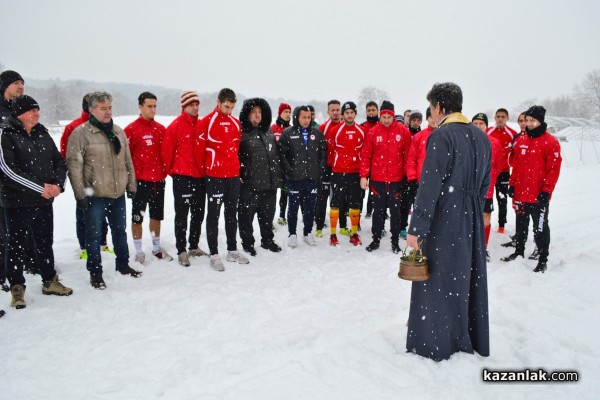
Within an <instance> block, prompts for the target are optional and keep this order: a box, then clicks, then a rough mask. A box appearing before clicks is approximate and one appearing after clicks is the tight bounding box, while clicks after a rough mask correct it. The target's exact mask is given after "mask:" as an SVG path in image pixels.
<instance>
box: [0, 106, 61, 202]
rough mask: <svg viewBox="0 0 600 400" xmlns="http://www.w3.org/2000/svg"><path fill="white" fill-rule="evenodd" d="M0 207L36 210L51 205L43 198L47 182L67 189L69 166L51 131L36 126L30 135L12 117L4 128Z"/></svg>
mask: <svg viewBox="0 0 600 400" xmlns="http://www.w3.org/2000/svg"><path fill="white" fill-rule="evenodd" d="M0 130H1V134H0V136H1V148H0V149H1V151H0V171H1V174H0V204H1V205H2V207H8V208H12V207H35V206H46V205H50V204H52V201H53V199H49V200H48V199H45V198H43V197H42V192H43V191H44V183H50V184H56V185H59V186H60V187H61V188H63V187H64V184H65V180H66V179H67V166H66V164H65V160H64V159H63V158H62V157H61V156H60V153H59V152H58V149H57V148H56V144H55V143H54V140H52V137H50V134H49V133H48V130H47V129H46V128H45V127H44V126H43V125H41V124H37V125H36V126H35V127H34V128H33V129H32V131H31V135H29V134H28V133H27V132H26V131H25V128H23V125H22V124H21V122H20V121H19V120H18V119H16V118H15V117H9V118H8V119H6V120H5V121H4V122H3V123H2V124H1V125H0Z"/></svg>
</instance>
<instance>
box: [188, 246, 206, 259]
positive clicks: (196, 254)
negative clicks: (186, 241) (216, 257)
mask: <svg viewBox="0 0 600 400" xmlns="http://www.w3.org/2000/svg"><path fill="white" fill-rule="evenodd" d="M188 255H189V256H190V257H202V256H207V255H208V253H207V252H205V251H204V250H202V249H200V248H199V247H198V248H197V249H189V250H188Z"/></svg>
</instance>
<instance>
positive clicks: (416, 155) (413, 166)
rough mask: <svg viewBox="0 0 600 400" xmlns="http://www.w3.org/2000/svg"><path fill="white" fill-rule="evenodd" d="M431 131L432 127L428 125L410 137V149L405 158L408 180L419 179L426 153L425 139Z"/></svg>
mask: <svg viewBox="0 0 600 400" xmlns="http://www.w3.org/2000/svg"><path fill="white" fill-rule="evenodd" d="M431 132H433V128H431V127H430V126H428V127H427V128H425V129H423V130H422V131H420V132H418V133H416V134H415V135H414V136H413V137H412V143H411V145H410V151H409V152H408V157H407V159H406V176H407V178H408V180H409V181H414V180H416V181H417V182H419V181H420V180H421V170H422V169H423V163H424V162H425V154H426V153H427V139H429V134H430V133H431Z"/></svg>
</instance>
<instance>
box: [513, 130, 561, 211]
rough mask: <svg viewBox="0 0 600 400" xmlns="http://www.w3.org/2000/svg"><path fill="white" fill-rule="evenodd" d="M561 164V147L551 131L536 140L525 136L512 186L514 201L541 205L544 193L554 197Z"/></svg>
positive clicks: (517, 152) (520, 143) (516, 158)
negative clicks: (539, 203) (540, 195)
mask: <svg viewBox="0 0 600 400" xmlns="http://www.w3.org/2000/svg"><path fill="white" fill-rule="evenodd" d="M561 163H562V157H561V154H560V144H559V143H558V140H556V138H555V137H554V136H552V135H551V134H550V133H549V132H547V131H546V132H545V133H543V134H542V135H541V136H539V137H536V138H531V137H529V135H527V134H524V135H523V136H522V137H521V138H519V140H518V142H517V146H516V148H515V154H514V157H513V173H512V175H511V177H510V183H509V184H510V186H513V187H514V188H515V195H514V200H515V201H521V202H523V203H537V197H538V195H539V194H540V193H541V192H546V193H548V194H549V195H550V196H552V192H553V191H554V187H555V186H556V182H557V181H558V176H559V175H560V165H561Z"/></svg>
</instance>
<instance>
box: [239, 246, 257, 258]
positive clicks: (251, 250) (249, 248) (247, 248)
mask: <svg viewBox="0 0 600 400" xmlns="http://www.w3.org/2000/svg"><path fill="white" fill-rule="evenodd" d="M242 248H243V249H244V251H245V252H246V253H248V254H250V255H251V256H252V257H254V256H255V255H256V250H254V246H242Z"/></svg>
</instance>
